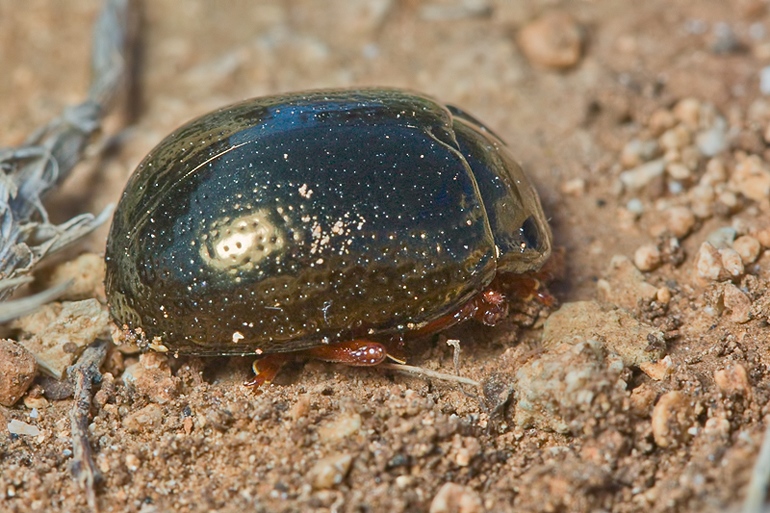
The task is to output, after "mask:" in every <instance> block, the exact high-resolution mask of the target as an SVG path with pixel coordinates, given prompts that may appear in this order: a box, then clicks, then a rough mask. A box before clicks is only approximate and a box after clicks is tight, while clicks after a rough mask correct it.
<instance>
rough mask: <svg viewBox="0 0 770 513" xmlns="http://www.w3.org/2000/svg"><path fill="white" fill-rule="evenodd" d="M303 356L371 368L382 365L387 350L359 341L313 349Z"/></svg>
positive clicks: (375, 343)
mask: <svg viewBox="0 0 770 513" xmlns="http://www.w3.org/2000/svg"><path fill="white" fill-rule="evenodd" d="M303 354H306V355H308V356H311V357H313V358H317V359H319V360H324V361H327V362H335V363H344V364H347V365H353V366H356V367H371V366H373V365H378V364H380V363H382V362H383V361H384V360H385V358H387V357H388V350H387V349H386V348H385V346H384V345H382V344H380V343H379V342H372V341H371V340H365V339H359V340H351V341H349V342H340V343H338V344H329V345H326V346H318V347H313V348H311V349H307V350H305V351H303Z"/></svg>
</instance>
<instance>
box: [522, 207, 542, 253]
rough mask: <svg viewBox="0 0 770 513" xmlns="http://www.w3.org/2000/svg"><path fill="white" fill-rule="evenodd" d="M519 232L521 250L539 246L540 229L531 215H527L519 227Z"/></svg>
mask: <svg viewBox="0 0 770 513" xmlns="http://www.w3.org/2000/svg"><path fill="white" fill-rule="evenodd" d="M519 233H520V234H521V249H522V251H523V250H525V249H527V248H530V249H536V248H539V247H540V231H539V230H538V229H537V223H535V219H534V218H533V217H532V216H529V217H528V218H527V219H526V220H525V221H524V223H522V225H521V228H519Z"/></svg>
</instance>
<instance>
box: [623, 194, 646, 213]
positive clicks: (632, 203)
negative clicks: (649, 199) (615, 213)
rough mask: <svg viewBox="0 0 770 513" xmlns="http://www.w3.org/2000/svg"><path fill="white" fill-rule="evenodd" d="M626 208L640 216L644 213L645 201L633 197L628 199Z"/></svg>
mask: <svg viewBox="0 0 770 513" xmlns="http://www.w3.org/2000/svg"><path fill="white" fill-rule="evenodd" d="M626 209H627V210H628V211H629V212H631V213H632V214H634V215H635V216H637V217H639V216H640V215H642V214H644V203H643V202H642V200H640V199H639V198H631V199H630V200H628V203H626Z"/></svg>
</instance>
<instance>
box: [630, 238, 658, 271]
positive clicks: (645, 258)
mask: <svg viewBox="0 0 770 513" xmlns="http://www.w3.org/2000/svg"><path fill="white" fill-rule="evenodd" d="M661 262H662V258H661V253H660V249H658V246H656V245H655V244H645V245H643V246H639V248H637V250H636V251H635V252H634V265H635V266H636V268H637V269H639V270H640V271H643V272H648V271H653V270H655V269H657V268H658V267H659V266H660V264H661Z"/></svg>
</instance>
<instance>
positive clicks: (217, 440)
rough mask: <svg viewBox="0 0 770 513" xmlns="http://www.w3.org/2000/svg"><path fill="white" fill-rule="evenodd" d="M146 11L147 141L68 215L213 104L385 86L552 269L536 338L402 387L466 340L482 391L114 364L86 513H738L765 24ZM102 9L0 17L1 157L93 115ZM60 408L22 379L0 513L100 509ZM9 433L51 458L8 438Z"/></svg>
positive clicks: (472, 342) (753, 360)
mask: <svg viewBox="0 0 770 513" xmlns="http://www.w3.org/2000/svg"><path fill="white" fill-rule="evenodd" d="M142 3H143V5H142V13H143V28H142V53H141V60H140V65H139V70H140V72H141V76H140V77H139V83H140V85H141V101H140V103H139V107H140V108H139V110H138V111H137V112H136V113H135V122H134V123H133V124H132V125H131V126H129V127H128V129H127V130H126V131H125V132H122V133H121V139H120V144H119V145H118V147H117V150H116V151H115V152H114V154H112V155H110V156H109V158H103V159H92V160H91V161H90V162H88V163H86V164H84V165H83V166H81V167H80V168H79V169H78V170H77V171H76V173H75V175H74V176H72V177H71V180H69V182H68V183H66V184H65V185H64V186H63V187H62V189H61V191H58V192H57V193H56V194H55V195H54V196H52V197H51V198H50V200H49V202H48V206H49V209H50V211H51V214H52V216H53V217H54V218H55V219H59V220H63V219H66V218H67V217H69V216H71V215H73V214H76V213H79V212H82V211H84V210H89V211H97V210H99V209H101V208H102V207H103V206H104V205H106V204H108V203H111V202H115V201H116V200H117V199H118V197H119V195H120V192H121V190H122V187H123V185H124V184H125V182H126V180H127V178H128V176H129V174H130V173H131V171H132V170H133V168H134V167H135V166H136V164H137V163H138V162H139V160H140V159H141V158H142V157H143V156H144V154H146V152H147V151H149V149H151V148H152V146H153V145H154V144H156V143H157V142H158V141H159V140H160V139H161V138H162V137H163V136H164V135H165V134H167V133H168V132H170V131H171V130H172V129H174V128H175V127H176V126H178V125H179V124H181V123H183V122H185V121H187V120H188V119H190V118H192V117H194V116H196V115H199V114H202V113H204V112H206V111H209V110H211V109H213V108H216V107H219V106H222V105H225V104H228V103H231V102H234V101H236V100H239V99H243V98H247V97H251V96H257V95H263V94H270V93H277V92H283V91H290V90H299V89H305V88H318V87H343V86H345V87H347V86H357V85H388V86H399V87H407V88H411V89H416V90H420V91H424V92H426V93H429V94H431V95H433V96H435V97H437V98H440V99H442V100H444V101H446V102H449V103H452V104H456V105H460V106H462V107H463V108H464V109H465V110H467V111H469V112H472V113H473V114H474V115H475V116H476V117H478V118H479V119H482V120H484V121H485V122H486V123H487V124H488V125H489V126H491V127H492V128H493V129H494V130H495V131H496V132H497V133H499V134H500V135H501V136H502V137H503V138H504V139H505V140H506V141H508V142H509V144H510V146H511V147H512V148H513V150H514V152H515V154H516V155H517V156H518V158H519V159H520V160H521V162H522V163H523V165H524V166H525V168H526V169H527V170H528V171H529V173H530V175H531V177H532V178H533V180H534V181H535V182H536V183H537V186H538V189H539V190H540V191H541V197H542V199H543V203H544V206H545V209H546V211H547V213H548V215H549V216H550V217H551V225H552V227H553V231H554V236H555V241H556V244H557V246H559V247H561V248H563V250H564V252H565V253H564V254H565V260H566V264H565V265H566V272H565V275H564V277H563V278H562V279H561V280H559V281H558V282H556V283H554V284H552V285H551V290H552V292H553V293H554V294H555V295H556V296H557V297H558V299H559V301H560V302H561V304H562V305H563V306H562V310H561V311H560V312H559V313H556V314H554V315H552V316H551V318H550V320H548V321H546V322H545V327H543V324H544V323H543V322H538V323H536V325H535V327H533V328H519V327H517V326H516V324H515V323H513V322H506V323H503V325H501V326H497V327H495V328H483V327H479V326H477V325H464V326H461V327H458V328H457V329H454V330H452V331H451V332H450V333H448V334H445V335H444V336H439V337H434V338H432V339H430V340H427V341H424V342H421V343H419V344H416V345H415V347H414V348H413V350H412V352H411V354H410V363H412V364H415V365H422V366H425V367H427V368H430V369H434V370H440V371H443V372H454V369H453V364H452V350H451V348H450V347H448V346H447V345H446V344H445V340H446V339H447V338H453V339H459V340H460V341H461V346H462V348H463V350H464V351H463V353H462V356H461V358H460V365H459V371H458V372H459V374H461V375H463V376H466V377H470V378H472V379H475V380H477V381H479V382H481V383H482V387H481V388H480V389H478V390H474V389H466V390H462V389H461V388H459V387H458V386H457V385H454V384H451V383H445V382H440V381H426V380H424V379H419V378H414V377H409V376H404V375H401V374H398V373H394V372H391V371H382V370H362V369H352V368H346V367H341V366H337V365H331V364H325V363H319V362H308V363H306V364H305V363H297V364H296V365H293V366H291V368H290V369H287V371H286V372H284V373H283V374H282V375H281V376H280V379H279V380H278V382H277V383H275V384H273V385H271V386H269V387H267V388H265V389H264V390H263V391H262V393H261V394H256V395H255V394H252V393H251V392H250V391H248V390H247V389H245V388H244V387H242V386H241V385H240V384H241V382H242V381H243V380H244V379H246V378H247V377H248V375H249V365H250V362H249V361H247V360H246V359H238V358H231V359H224V358H220V359H217V358H215V359H206V360H203V359H195V358H179V359H173V358H172V359H170V360H166V358H165V357H159V356H158V355H147V356H145V357H142V359H141V361H139V359H138V357H137V356H136V355H130V354H125V355H124V354H123V353H120V352H114V353H113V354H112V355H111V356H110V357H109V359H108V362H107V364H106V367H105V369H104V371H105V375H104V380H103V382H102V384H101V386H100V390H99V392H98V393H97V395H96V397H95V400H94V405H93V408H92V413H93V420H92V424H91V425H90V435H91V441H92V446H93V448H94V452H95V460H96V463H97V466H98V468H99V469H100V471H101V472H102V475H103V481H102V482H101V484H100V486H99V505H100V508H101V510H103V511H142V512H152V511H158V512H160V511H185V512H187V511H189V512H201V511H223V512H224V511H228V512H239V511H311V510H313V511H392V512H396V511H428V510H430V511H433V512H437V513H438V512H444V511H463V512H476V511H549V512H557V511H565V512H566V511H570V512H571V511H575V512H581V511H614V512H630V511H656V512H662V511H730V510H735V509H737V508H738V507H739V506H740V504H741V502H742V501H743V498H744V496H745V494H746V489H747V486H748V482H749V478H750V474H751V467H752V465H753V462H754V459H755V456H756V454H757V453H758V452H759V447H760V444H761V441H762V436H763V432H764V429H765V422H764V417H765V415H766V414H767V413H768V411H767V410H768V408H767V404H768V397H770V390H769V389H768V385H770V378H769V376H768V363H769V362H770V354H769V353H768V345H767V341H768V328H767V322H768V316H769V315H770V300H769V299H768V298H770V296H768V288H767V286H768V279H770V252H767V251H766V250H767V249H768V247H770V218H769V217H768V213H769V212H770V165H768V162H767V159H768V156H770V154H768V141H770V131H769V130H768V127H770V124H768V122H769V121H770V99H768V98H766V97H764V96H763V94H762V92H761V88H760V71H761V70H762V68H763V67H765V66H767V65H768V64H770V15H769V14H768V10H767V6H766V3H765V2H763V1H761V0H734V1H732V2H725V1H723V0H684V1H681V2H676V3H675V4H673V3H672V2H668V1H664V0H650V1H645V2H633V3H629V2H626V1H623V0H596V1H583V2H561V3H560V2H554V1H550V0H539V1H536V2H514V1H510V2H509V1H505V0H444V1H441V0H432V1H424V2H421V1H418V0H361V1H359V2H356V3H355V6H353V5H352V3H351V2H347V1H343V0H329V1H325V2H314V1H311V0H292V1H280V0H275V1H268V0H265V1H260V2H247V1H238V2H214V1H204V0H196V1H188V2H184V3H181V2H174V1H172V0H155V1H152V2H149V1H148V2H142ZM98 8H99V2H96V1H94V0H71V1H69V2H59V1H56V0H35V1H29V2H24V3H19V2H15V1H13V0H0V62H2V68H3V69H2V71H3V73H2V79H0V105H1V106H2V108H0V127H2V128H0V145H2V146H9V145H13V144H18V143H19V142H21V140H22V139H23V138H24V136H25V135H26V134H27V133H29V132H30V131H31V130H32V129H33V128H34V127H36V126H37V125H39V124H41V123H44V122H45V121H47V120H48V119H50V118H51V117H52V116H54V115H56V114H58V112H59V111H60V109H61V108H62V107H63V106H65V105H67V104H71V103H74V102H77V101H79V100H80V99H81V98H82V96H83V95H84V93H85V91H86V89H87V86H88V80H89V74H88V65H87V62H88V46H89V44H90V24H91V22H92V20H93V19H94V17H95V15H96V13H97V11H98ZM765 87H766V88H768V89H770V84H768V85H766V86H765ZM768 92H770V91H768ZM113 125H114V126H117V122H116V121H113V123H112V124H111V126H113ZM105 239H106V227H105V228H103V229H102V230H100V231H99V232H97V233H96V234H94V235H93V236H92V237H91V238H89V239H88V240H87V241H85V242H84V243H83V244H81V245H80V246H78V248H75V249H74V250H73V251H72V252H71V254H70V255H69V256H70V257H74V256H76V255H78V254H81V253H90V254H93V253H95V254H101V253H102V252H103V248H104V242H105ZM89 258H90V257H85V260H86V261H85V263H84V264H83V266H82V267H79V268H77V269H78V270H72V268H70V270H69V271H65V274H66V273H67V272H69V273H71V274H72V273H74V274H77V275H78V276H81V277H82V279H83V280H84V281H85V282H86V285H85V286H84V289H82V290H81V292H80V295H79V296H72V297H70V298H69V299H72V300H83V299H87V298H96V299H97V300H98V302H97V303H93V302H91V303H88V304H87V305H85V306H89V305H90V307H91V308H94V309H95V310H97V311H102V312H103V311H106V305H105V304H104V302H105V298H104V292H103V290H101V289H100V287H99V282H100V280H101V275H100V272H101V271H100V266H99V265H98V260H99V259H95V261H96V262H97V264H94V259H89ZM44 274H45V275H46V276H47V275H48V274H50V273H48V272H46V273H44ZM89 284H90V285H89ZM83 290H84V291H85V292H83ZM64 308H72V307H71V305H70V306H67V305H64V306H61V305H56V307H55V308H54V310H53V311H52V312H51V313H50V315H51V316H53V318H54V319H58V318H61V317H57V316H61V315H62V313H61V312H62V311H63V309H64ZM68 311H69V310H68ZM78 311H79V310H78ZM90 318H91V319H93V322H95V323H103V322H104V321H103V320H101V319H102V318H101V317H100V316H99V315H98V312H95V313H93V316H92V317H90ZM100 326H102V327H104V325H102V324H100ZM83 329H85V328H83ZM36 330H38V332H39V328H35V327H34V322H32V321H28V322H27V323H26V324H18V325H15V327H12V328H6V330H5V336H8V337H10V338H13V339H16V340H22V341H24V340H29V339H31V338H34V337H35V336H36V335H35V332H36ZM97 331H98V330H97ZM37 336H39V333H38V335H37ZM126 369H129V372H128V374H129V376H130V377H131V379H132V380H133V381H131V379H129V380H128V381H131V383H132V384H131V385H130V386H129V385H126V384H125V381H124V377H125V374H126V372H125V370H126ZM55 389H56V387H55V386H54V385H53V384H52V383H51V381H50V380H45V379H43V378H38V381H37V382H36V384H35V385H33V387H32V388H31V389H30V391H28V392H27V394H26V396H25V397H24V398H22V399H21V400H20V401H19V402H18V403H16V404H15V405H14V406H12V407H0V421H2V422H1V423H0V510H3V511H86V510H87V505H86V500H85V497H84V495H83V493H82V491H81V490H80V489H79V487H78V485H77V484H76V483H75V482H74V481H73V479H72V477H71V474H70V472H69V468H68V465H69V463H70V461H71V459H72V452H71V445H70V441H69V430H70V428H69V420H68V416H67V415H68V411H69V409H70V407H71V406H72V403H71V399H58V400H57V399H54V396H55V394H54V393H53V391H54V390H55ZM13 420H17V421H21V422H24V423H27V424H29V425H32V426H35V427H36V428H37V429H38V430H39V433H40V434H38V435H37V436H32V435H26V434H11V433H10V432H9V429H10V428H8V427H6V426H9V425H10V423H11V421H13Z"/></svg>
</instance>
